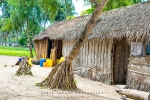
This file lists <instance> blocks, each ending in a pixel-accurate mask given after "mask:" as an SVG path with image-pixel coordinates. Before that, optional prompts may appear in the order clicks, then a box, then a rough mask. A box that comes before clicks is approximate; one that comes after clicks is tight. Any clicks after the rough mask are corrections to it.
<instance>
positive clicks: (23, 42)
mask: <svg viewBox="0 0 150 100" xmlns="http://www.w3.org/2000/svg"><path fill="white" fill-rule="evenodd" d="M26 38H27V37H21V38H20V39H19V44H20V45H26V44H27V39H26Z"/></svg>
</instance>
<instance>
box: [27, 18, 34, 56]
mask: <svg viewBox="0 0 150 100" xmlns="http://www.w3.org/2000/svg"><path fill="white" fill-rule="evenodd" d="M26 22H27V36H28V44H29V50H30V57H31V58H32V57H33V53H32V46H31V40H30V33H29V30H28V18H27V19H26Z"/></svg>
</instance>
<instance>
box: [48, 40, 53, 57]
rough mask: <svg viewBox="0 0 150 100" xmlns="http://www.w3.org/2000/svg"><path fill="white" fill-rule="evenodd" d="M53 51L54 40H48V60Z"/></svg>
mask: <svg viewBox="0 0 150 100" xmlns="http://www.w3.org/2000/svg"><path fill="white" fill-rule="evenodd" d="M51 49H52V40H50V39H49V40H48V53H47V54H48V56H47V57H48V58H50V54H51Z"/></svg>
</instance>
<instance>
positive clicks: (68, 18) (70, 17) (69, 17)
mask: <svg viewBox="0 0 150 100" xmlns="http://www.w3.org/2000/svg"><path fill="white" fill-rule="evenodd" d="M74 18H75V16H68V17H67V18H66V20H70V19H74Z"/></svg>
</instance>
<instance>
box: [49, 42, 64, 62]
mask: <svg viewBox="0 0 150 100" xmlns="http://www.w3.org/2000/svg"><path fill="white" fill-rule="evenodd" d="M54 48H56V55H55V56H57V59H60V58H61V56H62V41H61V40H49V42H48V53H47V54H48V58H50V54H51V49H54Z"/></svg>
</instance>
